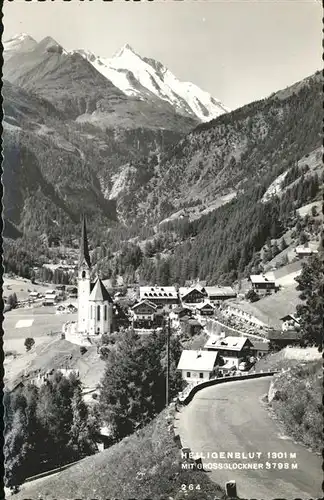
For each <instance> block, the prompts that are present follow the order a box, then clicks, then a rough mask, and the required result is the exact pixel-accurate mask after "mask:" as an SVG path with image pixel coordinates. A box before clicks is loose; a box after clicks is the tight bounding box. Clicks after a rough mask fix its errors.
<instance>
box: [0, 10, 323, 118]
mask: <svg viewBox="0 0 324 500" xmlns="http://www.w3.org/2000/svg"><path fill="white" fill-rule="evenodd" d="M3 16H4V17H3V23H4V35H3V40H7V39H9V38H10V37H12V36H13V35H16V34H18V33H28V34H29V35H31V36H32V37H33V38H35V40H37V41H40V40H41V39H42V38H44V37H45V36H52V37H53V38H54V39H55V40H56V41H57V42H59V43H60V44H61V45H62V46H63V47H64V48H65V49H67V50H70V49H80V48H83V49H88V50H90V51H92V52H94V53H95V54H96V55H99V56H104V57H111V56H112V55H113V54H114V53H115V52H117V50H119V49H120V48H121V47H122V46H123V45H124V44H126V43H128V44H130V45H131V46H132V47H133V49H134V50H135V51H136V52H137V53H139V54H140V55H141V56H146V57H153V58H154V59H157V60H159V61H161V62H162V63H163V64H164V65H165V66H167V67H168V68H169V69H170V70H171V71H172V72H173V73H174V74H175V75H176V76H177V77H178V78H179V79H180V80H184V81H191V82H193V83H195V84H196V85H198V86H199V87H201V88H202V89H203V90H206V91H208V92H210V93H211V94H212V95H213V96H214V97H215V98H217V99H219V100H220V101H221V102H223V104H225V105H226V106H228V107H229V108H231V109H235V108H237V107H239V106H242V105H244V104H247V103H249V102H251V101H255V100H257V99H261V98H263V97H266V96H268V95H270V94H271V93H272V92H275V91H276V90H279V89H282V88H285V87H287V86H288V85H290V84H292V83H294V82H296V81H298V80H301V79H303V78H305V77H306V76H309V75H311V74H312V73H314V72H315V71H317V70H319V69H321V68H322V59H321V57H322V31H321V30H322V8H321V3H320V1H318V0H303V1H300V0H269V1H266V0H254V1H252V0H236V1H233V0H221V1H213V0H183V1H177V0H154V1H153V2H149V1H147V0H142V1H141V2H134V1H125V0H114V2H105V1H103V0H92V1H91V0H85V1H81V0H71V1H69V2H64V1H63V0H55V1H49V0H47V1H45V2H37V1H36V0H32V1H30V2H26V1H25V0H14V1H12V2H9V1H8V0H7V1H6V0H5V4H4V7H3Z"/></svg>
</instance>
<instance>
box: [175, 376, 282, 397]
mask: <svg viewBox="0 0 324 500" xmlns="http://www.w3.org/2000/svg"><path fill="white" fill-rule="evenodd" d="M275 373H278V370H268V371H263V370H260V371H259V372H251V373H247V374H243V373H242V374H240V375H233V376H229V377H219V378H214V379H210V380H207V381H206V382H199V381H197V383H196V384H190V386H188V387H186V388H185V390H184V391H182V392H181V393H179V395H178V398H177V400H178V401H179V402H180V403H182V404H185V405H187V404H188V403H190V401H192V399H193V397H194V395H195V394H196V393H197V392H198V391H200V390H201V389H204V388H205V387H210V386H212V385H218V384H222V383H225V382H231V381H235V380H248V379H253V378H262V377H269V376H272V375H274V374H275Z"/></svg>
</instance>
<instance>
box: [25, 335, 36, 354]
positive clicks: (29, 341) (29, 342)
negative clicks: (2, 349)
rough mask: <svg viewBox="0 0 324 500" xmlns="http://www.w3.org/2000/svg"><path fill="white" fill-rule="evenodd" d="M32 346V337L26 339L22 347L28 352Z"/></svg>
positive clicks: (33, 342) (33, 343)
mask: <svg viewBox="0 0 324 500" xmlns="http://www.w3.org/2000/svg"><path fill="white" fill-rule="evenodd" d="M34 345H35V340H34V339H33V338H32V337H27V338H26V339H25V342H24V346H25V347H26V351H30V350H31V348H32V347H33V346H34Z"/></svg>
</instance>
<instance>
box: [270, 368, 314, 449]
mask: <svg viewBox="0 0 324 500" xmlns="http://www.w3.org/2000/svg"><path fill="white" fill-rule="evenodd" d="M274 387H275V389H276V390H277V393H276V397H275V398H274V399H273V400H272V402H271V403H270V404H271V408H272V410H273V412H274V414H275V415H276V417H277V418H278V419H279V421H280V422H281V424H282V425H283V427H284V429H285V431H286V432H287V433H288V434H289V435H291V436H292V437H293V438H294V439H296V440H297V441H299V442H301V443H303V444H304V445H306V446H308V447H309V448H311V450H312V451H315V452H320V451H321V450H322V440H323V404H322V393H323V372H322V361H321V360H315V361H309V362H307V363H300V362H299V363H298V364H297V363H296V364H295V366H292V367H290V368H288V369H286V370H285V371H283V372H281V373H280V374H278V375H277V376H275V378H274Z"/></svg>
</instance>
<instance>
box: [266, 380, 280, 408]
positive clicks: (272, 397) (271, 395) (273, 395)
mask: <svg viewBox="0 0 324 500" xmlns="http://www.w3.org/2000/svg"><path fill="white" fill-rule="evenodd" d="M277 380H278V379H276V378H274V380H272V381H271V384H270V387H269V391H268V402H269V403H272V401H276V400H278V399H281V393H280V390H279V389H278V388H277V387H276V381H277Z"/></svg>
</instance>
